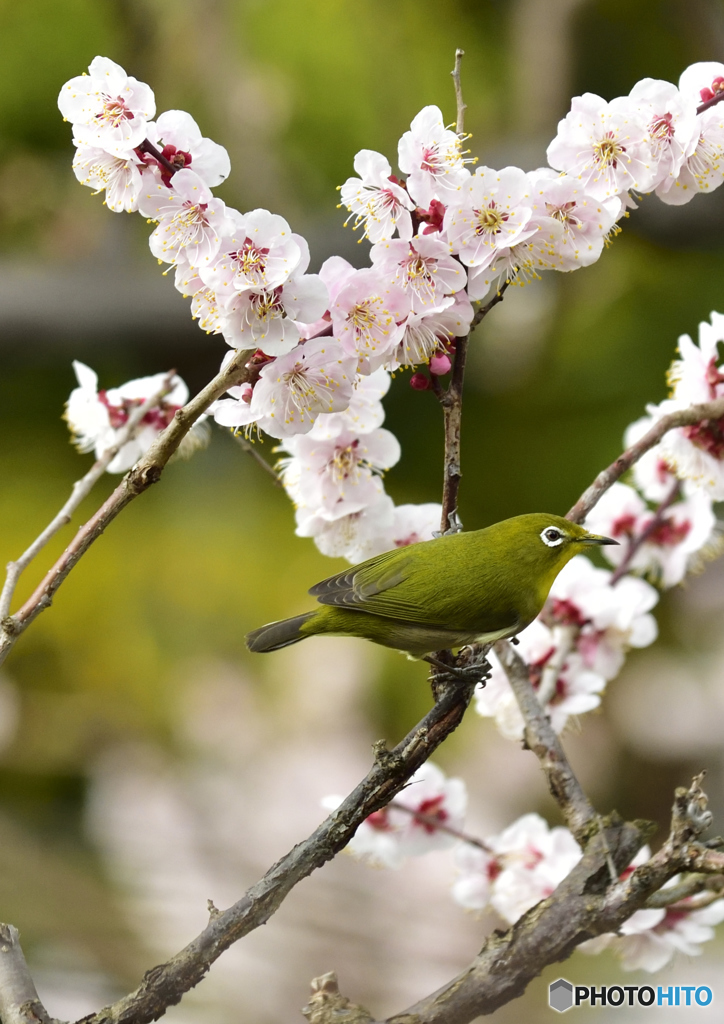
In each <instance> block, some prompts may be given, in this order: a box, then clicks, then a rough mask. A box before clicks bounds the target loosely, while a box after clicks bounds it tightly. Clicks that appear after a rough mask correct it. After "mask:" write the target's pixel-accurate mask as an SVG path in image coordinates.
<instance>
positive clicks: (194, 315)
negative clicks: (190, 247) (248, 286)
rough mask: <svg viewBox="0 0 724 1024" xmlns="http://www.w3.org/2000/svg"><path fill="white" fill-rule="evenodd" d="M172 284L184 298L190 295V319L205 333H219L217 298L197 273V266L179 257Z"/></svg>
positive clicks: (220, 319)
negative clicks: (195, 321)
mask: <svg viewBox="0 0 724 1024" xmlns="http://www.w3.org/2000/svg"><path fill="white" fill-rule="evenodd" d="M174 286H175V288H176V290H177V291H179V292H181V294H182V295H183V296H184V298H188V297H189V296H191V319H192V320H198V324H199V327H200V328H201V330H202V331H206V333H207V334H221V331H222V329H223V326H224V322H223V317H222V312H221V309H220V307H219V299H218V296H217V294H216V292H215V291H214V290H213V288H208V287H207V286H206V285H205V284H204V282H203V281H202V280H201V278H200V277H199V274H198V268H196V267H191V266H189V264H188V262H187V261H186V260H184V259H180V260H179V262H178V263H177V264H176V274H175V277H174Z"/></svg>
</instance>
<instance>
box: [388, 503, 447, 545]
mask: <svg viewBox="0 0 724 1024" xmlns="http://www.w3.org/2000/svg"><path fill="white" fill-rule="evenodd" d="M441 519H442V506H441V505H440V503H439V502H436V501H430V502H426V503H425V504H423V505H397V506H396V507H395V521H394V525H393V527H392V540H393V544H391V545H390V546H391V547H396V548H404V547H407V546H408V544H419V543H420V541H424V540H432V539H433V537H434V536H435V534H436V533H437V532H438V531H439V529H440V521H441Z"/></svg>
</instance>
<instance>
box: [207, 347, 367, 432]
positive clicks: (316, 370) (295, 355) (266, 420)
mask: <svg viewBox="0 0 724 1024" xmlns="http://www.w3.org/2000/svg"><path fill="white" fill-rule="evenodd" d="M354 371H355V359H354V357H351V356H347V355H345V353H344V352H342V350H341V349H340V347H339V345H338V344H337V343H336V342H335V341H334V339H333V338H314V339H313V340H312V341H307V342H304V343H303V344H301V345H297V346H296V348H294V349H292V351H291V352H288V353H287V354H286V355H282V356H279V357H278V358H277V359H274V360H273V361H271V362H268V363H266V364H265V365H264V366H263V367H262V369H261V371H260V373H259V380H258V381H257V383H256V384H255V385H254V388H253V391H252V393H251V395H250V394H249V388H248V385H241V386H240V387H236V388H232V389H231V390H230V395H231V397H230V398H226V399H221V400H220V401H218V402H215V403H214V406H213V409H212V413H213V416H214V419H215V420H216V422H217V423H219V424H221V426H224V427H232V428H234V429H238V428H239V427H248V426H249V425H250V424H252V423H254V424H256V426H257V427H258V428H259V429H261V430H264V431H265V432H266V433H267V434H270V435H271V436H272V437H291V435H292V434H306V433H308V432H309V431H310V430H311V428H312V426H313V424H314V421H315V419H316V418H317V417H318V416H319V414H320V413H325V414H331V413H335V412H341V411H342V410H343V409H346V408H347V406H348V405H349V401H350V398H351V396H352V389H353V384H354Z"/></svg>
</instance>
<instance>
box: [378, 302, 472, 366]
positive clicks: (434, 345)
mask: <svg viewBox="0 0 724 1024" xmlns="http://www.w3.org/2000/svg"><path fill="white" fill-rule="evenodd" d="M474 312H475V311H474V310H473V307H472V304H471V302H470V299H469V298H468V297H467V295H466V294H465V292H464V291H459V292H456V293H455V295H454V296H448V297H447V298H446V299H444V300H443V301H441V303H440V306H439V307H437V308H436V309H432V310H430V311H429V312H427V313H411V314H410V315H409V316H408V318H407V322H406V324H405V328H404V333H403V335H402V338H401V340H400V343H399V344H398V345H397V347H396V348H395V350H394V352H393V353H392V356H391V357H390V360H389V363H388V365H389V367H390V369H396V368H397V367H398V366H418V365H419V364H420V363H429V362H430V360H431V359H432V358H433V357H434V356H435V355H436V354H437V353H440V352H443V351H445V349H446V348H447V347H448V346H450V344H451V342H452V339H453V338H464V337H465V336H466V335H467V334H469V332H470V324H471V323H472V319H473V316H474Z"/></svg>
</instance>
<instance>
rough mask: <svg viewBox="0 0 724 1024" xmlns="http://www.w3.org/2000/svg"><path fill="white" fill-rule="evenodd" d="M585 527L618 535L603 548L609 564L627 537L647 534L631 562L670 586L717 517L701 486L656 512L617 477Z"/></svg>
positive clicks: (618, 557)
mask: <svg viewBox="0 0 724 1024" xmlns="http://www.w3.org/2000/svg"><path fill="white" fill-rule="evenodd" d="M655 517H656V518H655ZM586 527H587V529H589V530H591V531H592V532H594V533H596V532H604V533H606V531H608V532H607V533H606V535H607V536H609V537H613V538H614V539H616V540H619V542H620V545H619V546H618V547H609V548H608V549H607V550H604V555H605V557H606V558H607V559H608V561H609V562H611V564H612V565H620V564H621V563H622V562H623V561H624V559H628V553H629V549H630V545H631V543H632V542H633V541H635V540H636V538H638V537H640V536H641V535H642V534H645V535H646V539H645V541H644V542H643V543H641V544H640V546H639V547H638V548H637V550H636V552H635V553H634V555H633V557H632V558H631V559H630V561H629V565H630V568H631V569H633V570H634V571H635V570H638V571H640V572H642V573H647V574H650V575H652V576H653V577H654V578H655V579H656V580H658V581H659V582H660V583H661V585H662V586H664V587H673V586H675V585H676V584H677V583H680V582H681V580H682V579H683V578H684V576H685V575H686V573H687V570H688V569H689V568H690V566H691V564H692V558H693V556H695V555H696V554H697V553H699V552H701V551H702V549H704V548H705V547H706V546H707V545H708V544H709V543H710V542H711V541H712V539H713V537H714V533H715V528H716V517H715V516H714V512H713V510H712V503H711V499H710V497H709V496H708V495H707V494H706V493H704V492H703V491H701V490H692V492H691V493H690V494H689V495H688V496H685V497H683V498H682V499H681V500H679V501H675V502H673V503H672V504H669V505H668V506H667V507H666V509H665V511H660V512H659V513H658V515H657V513H656V512H654V511H652V510H651V509H649V507H648V506H647V505H646V503H645V502H644V500H643V499H642V498H641V497H640V495H639V494H638V493H637V492H636V491H635V490H634V489H633V488H632V487H629V486H628V485H627V484H622V483H620V482H616V483H615V484H613V485H612V486H611V487H610V488H609V489H608V491H606V493H605V494H604V495H603V496H602V497H601V499H600V500H599V502H598V504H597V505H596V506H595V508H594V509H593V510H592V511H591V512H590V513H589V515H588V516H587V518H586Z"/></svg>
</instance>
